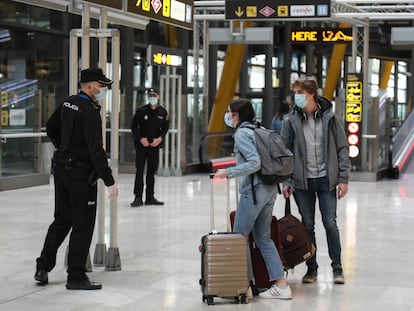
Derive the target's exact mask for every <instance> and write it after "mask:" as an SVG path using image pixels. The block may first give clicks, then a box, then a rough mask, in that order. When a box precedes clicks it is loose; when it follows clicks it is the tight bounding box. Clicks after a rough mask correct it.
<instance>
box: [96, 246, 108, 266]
mask: <svg viewBox="0 0 414 311" xmlns="http://www.w3.org/2000/svg"><path fill="white" fill-rule="evenodd" d="M106 253H107V252H106V244H105V243H97V244H96V246H95V254H94V255H93V264H94V265H95V266H98V267H103V266H105V259H106Z"/></svg>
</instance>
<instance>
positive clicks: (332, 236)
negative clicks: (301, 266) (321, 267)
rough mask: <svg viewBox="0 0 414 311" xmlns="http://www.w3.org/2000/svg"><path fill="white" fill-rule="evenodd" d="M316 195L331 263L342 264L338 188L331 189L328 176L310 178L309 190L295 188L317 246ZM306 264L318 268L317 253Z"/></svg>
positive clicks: (302, 214) (300, 208)
mask: <svg viewBox="0 0 414 311" xmlns="http://www.w3.org/2000/svg"><path fill="white" fill-rule="evenodd" d="M316 196H318V200H319V210H320V211H321V215H322V222H323V226H324V228H325V231H326V239H327V241H328V252H329V257H330V258H331V262H332V263H331V265H332V267H334V266H335V267H336V266H338V265H341V241H340V238H339V230H338V226H337V224H336V203H337V200H336V189H333V190H332V191H330V190H329V182H328V178H327V177H320V178H308V190H302V189H295V199H296V200H298V201H299V202H298V203H299V212H300V214H301V216H302V222H303V224H304V225H305V227H306V229H307V230H308V232H309V234H310V236H311V237H312V240H313V243H315V246H316V240H315V203H316ZM306 264H307V265H308V267H310V268H318V264H317V262H316V254H315V256H313V257H312V258H311V259H309V260H308V261H307V262H306Z"/></svg>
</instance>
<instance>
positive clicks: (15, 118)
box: [9, 109, 26, 126]
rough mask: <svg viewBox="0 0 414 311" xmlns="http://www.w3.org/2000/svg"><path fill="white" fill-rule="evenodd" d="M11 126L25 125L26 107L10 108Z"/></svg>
mask: <svg viewBox="0 0 414 311" xmlns="http://www.w3.org/2000/svg"><path fill="white" fill-rule="evenodd" d="M9 123H10V126H25V125H26V110H25V109H10V110H9Z"/></svg>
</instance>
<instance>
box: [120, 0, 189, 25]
mask: <svg viewBox="0 0 414 311" xmlns="http://www.w3.org/2000/svg"><path fill="white" fill-rule="evenodd" d="M193 2H194V1H192V0H128V7H127V11H128V12H130V13H135V14H139V15H143V16H146V17H149V18H151V19H154V20H157V21H160V22H165V23H168V24H172V25H176V26H179V27H182V28H186V29H193V15H194V3H193Z"/></svg>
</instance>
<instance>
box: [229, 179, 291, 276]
mask: <svg viewBox="0 0 414 311" xmlns="http://www.w3.org/2000/svg"><path fill="white" fill-rule="evenodd" d="M255 193H256V199H257V204H256V205H255V204H254V203H253V195H252V190H251V189H249V190H248V191H246V192H244V193H242V194H240V200H239V204H238V206H237V213H236V218H235V220H234V230H233V231H234V232H237V233H241V234H243V235H244V236H246V237H248V236H249V234H250V232H252V233H253V238H254V240H255V242H256V245H257V247H258V248H259V250H260V253H261V254H262V256H263V259H264V262H265V264H266V268H267V271H268V272H269V280H270V281H274V280H277V279H280V278H281V277H283V276H284V269H283V265H282V262H281V260H280V257H279V253H278V251H277V249H276V246H275V244H274V242H273V241H272V240H271V238H270V224H271V222H272V211H273V205H274V202H275V200H276V195H277V188H276V187H275V186H268V185H263V184H257V185H256V186H255ZM249 279H250V280H253V269H252V263H251V258H250V256H249Z"/></svg>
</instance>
